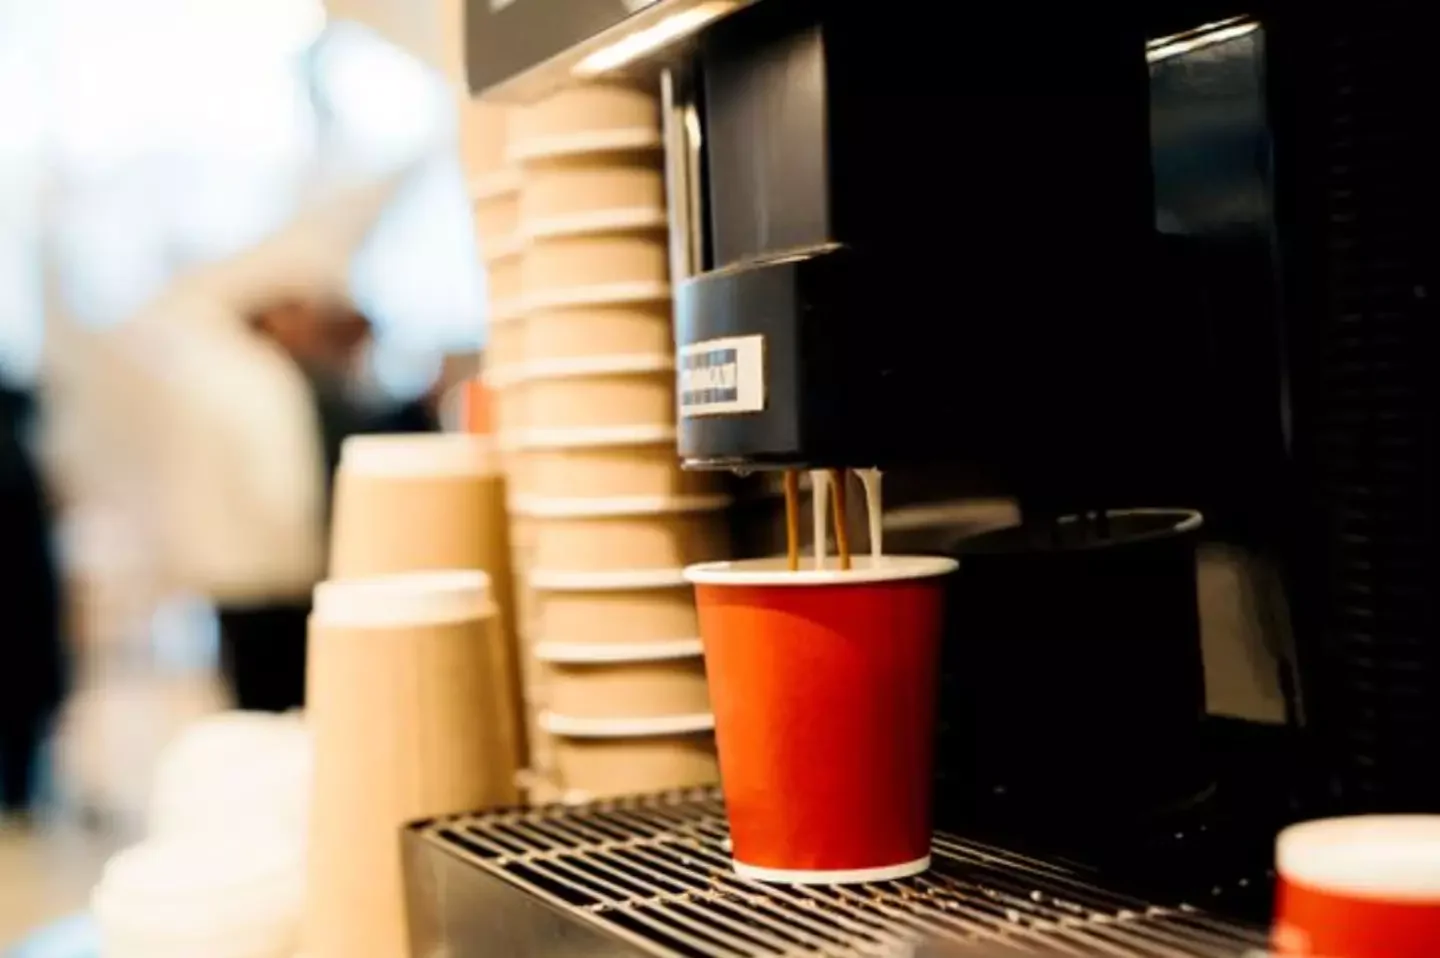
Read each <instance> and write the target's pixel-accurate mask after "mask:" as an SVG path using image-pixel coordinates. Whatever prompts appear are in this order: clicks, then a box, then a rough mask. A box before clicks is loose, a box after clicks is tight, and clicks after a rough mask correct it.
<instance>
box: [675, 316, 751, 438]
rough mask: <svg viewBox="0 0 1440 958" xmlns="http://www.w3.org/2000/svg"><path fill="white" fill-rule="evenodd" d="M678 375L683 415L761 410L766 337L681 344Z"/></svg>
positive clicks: (726, 413)
mask: <svg viewBox="0 0 1440 958" xmlns="http://www.w3.org/2000/svg"><path fill="white" fill-rule="evenodd" d="M679 377H680V382H679V388H678V392H679V395H680V415H681V417H682V418H690V417H694V416H728V415H732V414H734V413H745V412H760V411H761V410H763V409H764V408H765V337H764V336H732V337H729V338H727V339H708V340H706V341H705V342H703V343H694V344H692V345H690V346H681V347H680V369H679Z"/></svg>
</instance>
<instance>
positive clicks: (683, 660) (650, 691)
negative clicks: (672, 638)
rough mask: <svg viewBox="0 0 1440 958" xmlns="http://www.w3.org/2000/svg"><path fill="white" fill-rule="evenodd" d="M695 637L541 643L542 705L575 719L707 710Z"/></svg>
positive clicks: (707, 697) (701, 661) (538, 654)
mask: <svg viewBox="0 0 1440 958" xmlns="http://www.w3.org/2000/svg"><path fill="white" fill-rule="evenodd" d="M702 652H703V650H702V648H701V645H700V641H699V640H698V639H689V640H683V641H679V642H670V643H653V642H652V643H640V644H631V645H608V646H606V645H595V644H593V643H578V644H569V643H560V642H542V643H540V644H539V645H537V646H536V647H535V658H536V659H537V660H538V661H540V662H542V663H546V664H548V666H549V668H548V672H549V676H548V681H547V696H546V700H545V704H546V707H547V708H548V709H551V710H553V711H554V712H556V713H558V714H560V715H569V716H573V717H575V718H627V717H629V718H652V717H656V716H663V715H690V714H696V713H700V712H708V711H710V694H709V691H708V689H707V688H706V685H705V660H704V658H703V657H702Z"/></svg>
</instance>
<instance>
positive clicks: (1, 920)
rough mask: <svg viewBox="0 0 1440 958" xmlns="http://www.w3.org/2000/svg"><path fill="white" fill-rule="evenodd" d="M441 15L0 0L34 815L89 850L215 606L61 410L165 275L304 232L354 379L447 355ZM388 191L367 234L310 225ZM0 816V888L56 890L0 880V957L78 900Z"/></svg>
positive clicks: (447, 153) (109, 373)
mask: <svg viewBox="0 0 1440 958" xmlns="http://www.w3.org/2000/svg"><path fill="white" fill-rule="evenodd" d="M460 15H461V11H460V3H459V0H333V2H332V3H330V4H328V5H326V4H322V3H320V2H318V0H204V2H194V0H44V2H37V0H0V386H3V387H7V388H15V389H20V390H25V391H32V392H33V393H34V394H35V395H36V396H37V397H39V399H40V402H41V408H42V412H43V415H42V417H41V420H40V423H41V425H40V426H37V427H36V428H35V430H34V432H35V435H34V436H33V437H32V440H33V441H32V445H34V447H35V448H36V451H37V458H38V459H39V460H40V461H41V462H42V463H43V464H44V465H45V469H46V472H47V475H46V479H47V482H48V485H49V486H50V488H51V492H52V494H53V495H54V497H55V499H56V502H55V520H56V523H55V529H54V538H55V540H56V543H57V546H58V548H59V552H60V555H61V557H62V568H63V573H64V577H65V580H66V591H67V599H66V606H67V609H66V616H67V626H68V627H67V636H68V642H69V645H70V646H71V648H70V650H69V651H70V658H71V661H72V669H71V671H72V677H71V682H70V686H71V693H70V696H69V699H68V701H67V703H66V704H65V706H64V708H63V709H62V710H61V712H60V713H59V717H58V719H57V723H56V728H57V732H56V736H55V744H54V745H53V747H52V749H51V754H50V758H49V760H48V762H47V766H48V768H47V772H46V777H47V779H48V784H47V786H46V790H47V793H48V795H49V809H48V811H47V812H46V814H47V815H48V816H50V817H51V819H52V820H53V821H55V822H59V823H61V824H62V825H64V824H66V823H68V824H70V825H76V824H77V823H78V824H81V825H85V826H86V827H87V828H89V829H90V830H91V831H92V833H93V834H96V835H99V836H101V839H100V843H101V844H102V845H103V844H104V843H105V841H107V840H108V839H105V838H104V837H103V836H105V835H109V834H114V833H116V832H122V833H123V832H124V830H125V829H126V827H127V823H128V822H133V821H134V820H135V819H136V818H137V816H139V815H140V814H141V813H142V810H143V805H144V802H145V798H146V793H147V790H148V787H149V783H150V780H151V776H152V773H153V761H154V757H155V755H156V754H157V753H158V751H159V750H160V749H161V748H162V747H163V745H164V743H165V742H166V741H168V740H169V739H170V738H171V737H172V736H173V735H174V733H175V731H176V730H177V729H178V728H180V727H181V726H182V725H183V724H184V723H185V722H187V721H189V720H190V719H193V718H194V717H196V716H197V715H200V714H204V713H206V712H209V711H213V710H215V709H217V708H221V707H224V705H225V701H224V694H223V692H222V691H221V690H220V688H219V684H218V682H217V681H216V678H215V662H214V658H215V643H216V640H215V624H214V616H213V610H212V609H210V608H209V607H208V606H207V604H206V603H205V602H204V601H201V600H200V599H198V598H197V597H195V596H191V595H186V594H183V593H177V592H176V591H175V590H174V589H172V588H170V587H169V586H168V584H167V583H166V582H165V581H164V580H163V577H161V576H159V575H158V574H157V571H156V569H155V568H154V567H153V563H152V562H151V557H150V556H149V555H148V553H147V543H146V542H145V541H144V537H143V535H141V534H140V531H139V529H140V525H141V524H140V523H137V522H136V521H135V520H136V517H135V516H133V515H129V514H126V512H125V511H124V510H123V509H120V508H117V507H114V505H113V503H109V502H107V501H106V500H105V497H104V496H101V495H99V494H97V493H94V490H93V489H92V487H91V485H88V484H87V483H86V482H84V481H81V480H80V479H78V478H77V476H80V475H81V474H87V475H96V474H100V475H103V474H105V473H106V472H107V470H109V469H110V466H111V465H112V464H111V463H110V462H109V461H107V459H106V450H105V448H104V443H103V442H102V441H101V440H102V439H103V437H97V436H96V435H95V434H94V433H93V431H92V432H87V431H86V430H85V429H83V428H79V427H78V426H76V425H75V424H76V423H79V422H80V421H81V420H83V419H84V416H85V410H84V406H85V404H86V402H87V401H97V400H95V397H100V399H99V400H98V401H99V402H102V403H103V402H105V401H106V400H105V399H104V397H105V396H107V395H117V394H118V393H117V390H119V391H120V392H123V387H121V386H118V385H116V383H118V382H119V380H118V379H117V378H116V377H117V371H116V370H115V369H113V368H110V366H111V363H110V357H111V356H112V354H111V353H110V352H109V351H107V349H106V348H102V347H104V346H105V344H107V343H108V342H110V341H112V340H115V339H118V338H123V335H124V333H125V331H126V330H127V329H130V328H132V327H134V326H135V324H137V323H143V321H144V318H145V317H146V316H147V314H148V313H149V312H150V311H152V309H153V305H154V304H155V303H157V302H160V301H163V300H164V298H165V297H166V296H167V295H169V294H170V293H171V291H173V290H174V289H175V288H176V287H177V283H178V282H179V281H181V280H184V281H186V282H190V283H192V285H193V284H195V283H197V282H198V283H199V284H200V285H201V286H202V287H203V285H204V284H205V283H208V282H212V281H214V282H222V281H225V277H226V275H227V274H226V273H225V268H222V267H221V266H220V264H226V263H230V262H235V261H237V257H238V258H240V259H241V260H244V261H246V262H250V263H252V264H261V265H260V266H259V267H258V268H261V269H269V268H271V266H273V265H274V264H275V263H283V262H284V261H285V260H286V259H287V258H288V257H289V255H290V252H291V251H292V250H293V248H294V244H296V243H300V244H302V245H303V244H307V243H308V244H310V245H312V246H317V247H318V246H326V245H327V244H328V246H330V247H334V248H327V249H325V250H324V251H323V255H322V256H321V259H322V260H323V261H324V262H328V263H331V264H333V265H334V267H335V269H337V270H338V271H339V272H340V273H342V274H343V275H342V276H341V278H340V279H341V282H342V283H343V285H344V286H345V287H346V289H347V292H348V295H349V297H350V299H351V300H352V301H353V302H354V304H355V305H356V306H357V307H358V308H359V309H360V310H361V311H362V312H364V313H365V314H366V315H367V316H368V317H369V318H370V319H371V320H372V322H373V326H374V330H375V336H374V340H373V344H372V346H371V347H370V349H369V353H368V356H367V358H366V365H367V367H368V378H369V380H370V382H371V385H372V386H373V388H375V389H377V390H380V391H383V392H387V393H388V394H391V395H393V396H397V397H405V396H411V395H419V394H422V393H425V392H426V391H427V390H429V389H431V388H432V386H433V384H434V383H435V381H436V379H437V377H439V376H441V375H442V371H448V375H450V376H451V377H455V376H459V375H463V373H464V372H465V370H467V369H468V368H471V367H472V366H473V360H474V356H475V354H476V353H477V352H478V351H479V350H480V349H481V348H483V345H484V342H485V319H486V317H485V315H484V311H485V302H486V297H485V278H484V275H483V271H482V268H481V266H480V259H479V257H478V255H477V251H476V247H475V241H474V235H473V233H474V227H473V224H472V222H471V217H470V205H469V201H468V196H467V188H466V185H465V183H464V181H463V177H462V175H461V172H460V167H459V162H458V158H457V156H456V148H457V109H456V107H457V103H458V102H459V99H460V98H461V97H463V96H464V92H463V86H464V84H463V78H462V76H461V67H460V62H461V56H460V50H461V46H460V36H461V25H460ZM386 183H389V184H390V187H389V192H388V193H387V194H386V195H387V197H388V199H387V200H386V202H385V203H384V206H383V209H382V211H381V213H380V215H379V218H378V221H377V222H376V223H375V225H374V227H373V229H366V230H361V231H358V232H355V234H354V235H350V234H349V233H347V229H348V228H347V227H345V226H344V224H343V223H342V224H340V225H338V226H337V225H336V223H335V222H327V218H328V219H329V220H333V219H334V215H333V213H332V211H335V210H339V211H341V212H342V213H343V211H344V210H346V208H347V206H350V205H353V204H352V200H351V198H352V197H354V196H357V195H361V193H360V192H359V191H363V190H364V189H366V188H367V187H369V186H373V185H374V184H386ZM307 216H308V217H310V219H309V220H307ZM297 223H300V224H301V225H300V226H299V227H297V226H296V225H295V224H297ZM346 237H348V238H346ZM286 244H291V245H289V246H287V245H286ZM267 250H268V253H267ZM267 257H268V258H267ZM247 258H248V259H247ZM207 270H208V271H209V272H207ZM197 277H198V278H199V279H198V280H197ZM230 279H232V280H233V279H234V277H233V276H230ZM192 292H194V290H192ZM216 361H217V362H224V359H223V357H222V358H220V359H217V360H216ZM107 390H108V392H107ZM242 398H243V397H237V400H238V399H242ZM72 427H73V428H72ZM133 428H135V429H141V428H143V426H142V425H140V424H134V426H133ZM3 539H4V536H3V530H0V541H3ZM0 668H3V664H0ZM3 826H4V823H3V822H0V873H3V874H0V883H3V884H5V885H7V886H8V887H9V888H21V887H22V886H23V887H25V888H29V889H30V891H28V892H26V894H27V895H32V896H41V897H44V896H46V895H50V894H51V893H52V892H54V893H55V896H56V897H55V898H54V900H53V901H51V900H49V899H45V900H44V901H40V902H33V901H28V900H27V901H22V900H20V899H19V898H14V899H12V898H7V897H6V896H7V895H9V894H10V893H9V892H8V891H7V892H6V894H5V895H0V899H4V900H0V951H4V948H5V946H6V944H7V943H8V941H9V940H11V939H12V938H13V937H14V935H15V934H16V933H17V928H16V927H14V926H15V925H16V924H17V923H22V924H23V923H32V922H33V921H35V920H38V918H39V917H42V916H43V914H44V912H45V911H46V910H47V909H50V910H55V909H66V908H72V907H75V906H77V905H78V904H79V903H80V900H81V899H80V898H76V896H82V897H83V893H84V892H85V891H86V890H88V888H89V886H90V884H91V883H93V880H94V875H93V874H91V873H90V872H89V871H87V869H88V868H89V867H90V863H91V862H92V859H94V857H95V856H94V855H93V854H91V853H90V852H93V851H94V843H92V842H90V841H89V840H88V839H87V840H86V841H85V842H82V843H81V846H80V847H81V848H82V849H88V850H89V851H86V853H85V854H82V855H81V859H80V860H81V866H80V868H79V873H78V874H76V875H75V876H74V881H73V882H72V881H70V880H69V879H68V877H65V876H67V874H68V873H66V872H64V870H63V869H62V870H61V872H59V874H60V875H61V876H62V880H59V881H58V884H57V882H56V881H52V880H49V879H44V878H43V875H42V874H41V873H43V872H44V869H45V868H47V867H48V865H47V864H46V863H47V862H49V861H50V858H49V857H47V856H50V855H51V853H52V851H53V843H47V842H45V841H41V842H40V843H39V844H34V843H32V842H31V841H30V839H28V838H27V839H26V840H25V843H23V844H21V843H20V841H19V839H16V840H14V841H13V842H12V840H11V839H10V838H9V837H8V835H7V834H4V828H3ZM32 845H33V847H32ZM65 847H66V848H70V847H72V846H70V845H66V846H65ZM47 849H49V850H47ZM16 855H19V856H21V858H20V859H19V860H18V863H17V860H16V859H15V858H14V856H16ZM7 856H10V857H7ZM24 856H39V857H38V858H33V859H32V858H29V857H24ZM62 857H63V856H62ZM23 869H31V870H32V871H36V874H34V875H20V876H16V875H12V874H10V872H11V871H14V870H23ZM12 878H18V879H19V881H20V882H21V884H16V883H15V882H13V881H11V879H12ZM26 883H28V884H26ZM15 894H16V895H19V894H20V893H19V892H18V891H17V892H15ZM22 897H23V896H22ZM72 899H74V900H72Z"/></svg>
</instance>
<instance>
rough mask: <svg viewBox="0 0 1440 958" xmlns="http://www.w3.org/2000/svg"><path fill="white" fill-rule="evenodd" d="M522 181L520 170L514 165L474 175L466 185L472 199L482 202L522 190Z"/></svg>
mask: <svg viewBox="0 0 1440 958" xmlns="http://www.w3.org/2000/svg"><path fill="white" fill-rule="evenodd" d="M520 182H521V179H520V170H519V169H517V168H513V167H512V168H508V169H503V170H495V171H494V172H492V173H481V174H478V175H476V176H472V177H470V179H469V181H468V182H467V184H466V185H467V186H468V187H469V190H470V199H471V200H473V201H475V202H482V201H484V200H493V199H497V198H499V197H502V196H507V195H509V194H511V193H518V192H520Z"/></svg>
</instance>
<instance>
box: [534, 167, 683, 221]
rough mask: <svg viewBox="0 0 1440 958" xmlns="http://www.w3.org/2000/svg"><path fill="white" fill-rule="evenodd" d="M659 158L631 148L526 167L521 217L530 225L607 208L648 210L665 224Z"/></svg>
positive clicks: (603, 210)
mask: <svg viewBox="0 0 1440 958" xmlns="http://www.w3.org/2000/svg"><path fill="white" fill-rule="evenodd" d="M663 159H664V157H663V155H662V154H660V153H658V152H656V151H654V150H635V151H617V152H611V153H572V154H568V155H563V156H553V157H549V158H546V159H540V160H535V161H533V162H530V163H527V164H526V165H525V188H524V192H523V195H522V198H521V200H520V215H521V217H522V218H523V219H524V220H525V222H526V223H528V224H531V225H532V226H533V225H535V224H542V223H545V222H552V221H553V222H566V221H571V220H572V219H573V218H574V217H576V216H577V215H581V216H584V215H594V214H602V213H605V212H606V211H610V210H648V211H652V212H655V213H658V214H659V215H660V218H661V222H664V217H665V170H664V165H663V163H662V160H663ZM539 232H545V230H543V229H541V230H540V231H539Z"/></svg>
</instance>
